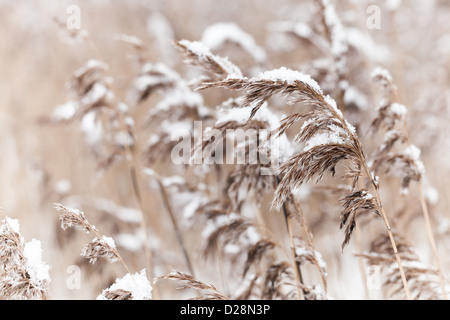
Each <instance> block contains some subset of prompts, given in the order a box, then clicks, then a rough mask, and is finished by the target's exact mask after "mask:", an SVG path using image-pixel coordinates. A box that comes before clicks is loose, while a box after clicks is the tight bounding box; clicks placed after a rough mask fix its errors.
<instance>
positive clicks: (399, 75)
mask: <svg viewBox="0 0 450 320" xmlns="http://www.w3.org/2000/svg"><path fill="white" fill-rule="evenodd" d="M337 2H338V3H337V4H336V10H337V13H338V15H339V17H340V19H341V20H342V24H343V25H344V26H345V27H347V28H348V29H349V30H350V31H351V32H350V31H349V32H348V33H347V36H348V41H349V42H351V43H352V44H353V48H354V50H355V51H356V52H357V54H356V55H355V56H354V57H355V58H354V60H351V61H350V63H351V64H352V66H353V69H352V70H351V76H352V78H351V81H352V82H353V83H355V84H356V85H357V86H358V89H359V93H360V96H359V100H357V101H359V102H360V104H359V106H358V108H357V111H356V112H355V113H354V114H349V116H348V118H349V121H350V122H352V123H355V122H356V123H357V124H358V125H360V128H361V131H360V132H359V135H360V137H361V140H362V144H363V146H365V145H367V146H368V150H371V149H370V148H372V147H371V146H370V143H372V142H371V139H373V138H371V137H370V136H368V135H366V134H365V132H366V131H365V130H366V129H367V126H368V125H369V124H370V122H371V120H372V119H373V117H374V116H375V113H376V108H377V106H378V105H377V98H376V97H375V94H374V92H373V90H372V89H371V87H370V73H371V71H372V69H373V68H375V67H376V66H382V67H383V68H386V69H388V70H390V72H391V74H392V76H393V78H394V81H395V83H396V85H397V87H398V89H399V96H400V98H401V103H403V104H404V105H405V106H406V107H407V109H408V129H409V133H410V140H411V141H412V142H413V143H414V144H415V145H417V146H418V147H419V148H420V149H421V150H422V160H423V162H424V164H425V167H426V168H427V172H426V177H425V180H424V185H425V193H426V197H427V200H428V203H429V206H430V211H431V214H432V216H433V223H434V226H435V227H436V237H437V239H438V248H439V252H440V253H441V257H442V261H441V262H442V264H443V266H444V268H443V269H444V270H445V271H449V267H450V261H449V260H448V255H447V254H445V253H446V252H447V251H448V249H449V248H450V242H449V241H448V239H449V238H448V237H449V232H450V230H449V226H450V224H449V223H448V221H449V220H448V218H449V210H448V207H449V200H450V199H449V197H450V183H449V180H448V178H449V177H450V142H449V139H448V136H449V134H450V129H449V128H450V126H449V119H450V106H449V102H450V87H449V84H450V82H449V81H450V79H449V74H450V73H449V70H450V58H449V57H450V3H449V2H448V1H445V0H430V1H422V0H408V1H401V0H395V1H394V0H386V1H381V0H378V1H356V0H345V1H337ZM71 5H75V6H78V7H79V8H80V18H81V20H80V22H81V29H82V30H84V31H83V32H81V31H80V32H71V31H70V30H69V29H68V28H67V26H66V21H67V19H68V18H69V16H70V13H68V12H67V11H66V10H67V9H68V8H69V7H70V6H71ZM370 5H377V6H378V7H379V8H380V14H381V15H380V20H379V22H380V25H379V28H372V29H371V28H368V25H367V21H368V19H369V18H370V16H371V14H372V12H368V11H367V9H368V7H369V6H370ZM316 10H317V7H316V5H315V3H314V1H309V0H258V1H257V0H227V1H223V0H190V1H183V0H150V1H144V0H133V1H108V0H96V1H75V0H72V1H66V0H63V1H50V0H36V1H24V0H15V1H8V0H0V152H1V155H0V181H1V183H0V207H2V208H3V211H4V213H5V214H6V215H8V216H11V217H13V218H17V219H19V221H20V223H21V231H22V235H23V236H24V237H25V239H27V240H31V239H32V238H37V239H39V240H41V242H42V245H43V258H44V260H45V261H46V262H48V263H49V264H50V265H51V267H52V270H51V277H52V282H51V285H50V294H49V295H50V298H51V299H92V298H95V297H96V296H97V295H98V294H99V293H100V292H101V290H102V289H103V288H106V287H107V286H109V285H110V284H111V283H112V282H113V281H114V279H115V278H116V277H120V276H122V274H123V270H122V269H121V266H120V265H119V266H116V265H111V264H109V263H108V262H104V263H102V262H100V261H99V262H98V264H96V265H89V264H88V263H87V261H84V262H83V260H82V258H81V257H80V250H81V248H82V246H83V243H87V241H89V240H90V238H89V236H86V235H83V234H81V233H80V232H70V231H65V232H64V231H62V230H60V228H59V222H58V216H57V213H56V211H55V210H54V208H53V203H55V202H59V201H62V200H63V199H65V198H67V197H78V198H79V199H105V201H106V200H107V201H111V203H114V204H116V205H118V206H122V207H124V208H134V209H136V208H137V204H136V201H135V199H134V198H133V196H132V186H131V184H130V180H129V177H128V175H127V172H126V170H123V169H124V167H123V165H119V166H117V167H113V168H112V169H110V170H108V171H107V172H106V173H105V174H104V175H102V176H101V177H98V175H97V162H96V159H95V157H94V156H93V155H92V150H90V149H89V147H88V146H87V145H86V143H85V141H84V138H83V135H82V133H81V132H80V131H79V130H78V128H77V124H76V123H75V124H74V123H69V124H63V125H61V124H58V125H54V124H51V123H48V122H46V121H45V119H47V118H48V117H49V116H50V115H51V114H52V112H53V110H54V109H55V107H57V106H58V105H60V104H63V103H64V102H66V101H67V100H68V98H67V97H68V89H67V87H66V83H67V81H68V80H70V77H71V75H72V74H73V73H74V71H75V70H77V69H78V68H80V67H81V66H83V65H84V64H85V63H86V61H88V60H89V59H98V60H101V61H104V62H105V63H107V64H108V65H109V67H110V69H109V70H108V75H109V76H111V77H112V78H113V79H114V82H113V85H112V87H113V89H114V92H115V94H116V95H117V96H118V97H119V98H120V99H121V100H122V101H124V102H125V103H128V99H129V88H130V86H131V85H132V82H133V79H134V78H135V77H136V75H137V74H138V72H139V68H140V67H139V60H138V56H139V55H138V54H137V51H136V50H135V49H134V48H133V47H132V46H130V45H129V44H127V43H124V42H123V41H118V40H117V35H118V34H126V35H132V36H135V37H137V38H139V39H141V40H142V42H143V44H144V46H145V49H144V51H142V52H141V51H140V53H141V54H143V56H145V59H146V61H150V62H154V63H157V62H162V63H164V64H166V65H167V66H169V67H171V68H173V69H175V70H177V71H178V72H179V73H180V74H181V75H182V76H186V78H187V79H189V78H190V77H191V75H192V74H195V70H194V69H193V68H190V67H186V66H185V65H184V64H183V57H182V55H181V54H180V53H179V52H178V51H177V50H176V48H174V46H173V45H172V43H171V40H182V39H187V40H192V41H194V40H201V39H202V36H203V34H204V32H205V30H207V28H208V27H209V26H211V25H214V24H216V23H222V22H227V23H228V22H233V23H235V24H237V25H238V26H239V27H240V28H241V29H242V30H243V31H245V32H246V33H248V34H249V35H251V36H252V37H253V38H254V40H255V43H256V44H257V45H258V46H259V47H261V48H263V49H264V51H265V53H266V54H267V58H266V59H265V61H263V62H260V61H255V60H254V57H253V56H252V55H251V54H250V53H249V52H243V51H242V50H241V51H239V50H236V49H235V48H233V47H231V48H228V49H227V48H224V49H223V50H221V51H218V52H217V53H218V54H220V55H223V56H228V57H229V59H230V60H231V61H233V62H234V63H235V64H237V65H239V66H240V67H241V68H242V69H243V70H245V72H246V74H249V75H252V74H255V73H257V72H259V71H261V70H270V69H274V68H279V67H282V66H284V67H289V68H292V69H294V70H309V69H308V68H312V67H313V66H312V64H311V61H314V60H316V59H317V60H318V59H319V58H321V57H322V56H323V53H322V52H321V51H320V50H318V49H317V48H316V47H315V46H313V45H311V43H312V42H314V41H316V40H315V39H314V38H309V39H308V37H307V36H306V37H303V38H302V37H298V36H295V35H292V34H289V32H285V30H287V29H286V28H287V27H290V26H294V25H295V24H298V25H299V26H303V28H304V27H305V26H308V25H311V24H312V23H313V22H314V20H315V19H318V18H317V15H316V14H315V13H316ZM288 29H289V28H288ZM291 29H292V28H291ZM291 29H289V30H291ZM292 30H293V29H292ZM300 30H301V28H300ZM303 30H304V29H303ZM299 32H300V31H299ZM305 32H306V31H305ZM300 34H301V32H300ZM322 40H323V39H322ZM317 41H321V39H320V37H319V36H318V37H317ZM350 63H349V64H350ZM212 94H214V92H212V93H211V92H207V93H205V103H206V104H207V105H209V106H210V107H211V108H212V109H214V107H215V105H217V104H218V103H220V99H216V100H218V101H215V100H214V96H211V95H212ZM361 96H362V97H361ZM355 99H356V98H355ZM155 101H156V100H151V101H149V102H148V103H146V104H145V105H144V106H142V108H141V109H131V111H130V114H131V116H132V117H133V118H134V120H135V122H136V124H137V126H136V127H137V128H139V124H140V123H142V120H143V115H145V112H147V111H148V109H150V108H151V107H152V105H154V103H155ZM216 103H217V104H216ZM141 136H142V138H143V140H146V139H147V137H146V136H144V134H142V135H141ZM138 137H139V133H138ZM382 181H383V180H382ZM382 184H383V182H382ZM385 184H386V185H388V187H387V188H386V189H385V191H383V189H382V192H383V193H385V197H386V199H387V200H386V203H385V206H386V207H387V206H389V208H390V209H391V215H392V216H394V217H395V218H393V219H394V221H396V222H397V223H398V225H400V226H401V228H403V230H405V232H406V233H407V234H408V237H409V238H408V240H410V241H411V242H412V243H413V245H414V247H415V248H416V249H417V250H418V252H420V256H421V258H422V261H423V262H425V263H429V264H430V265H432V264H433V258H432V255H431V251H430V249H429V244H428V242H427V240H426V239H427V238H426V234H425V232H424V230H423V227H422V226H423V220H422V218H421V215H420V205H419V203H418V202H417V199H416V198H415V197H414V195H413V192H411V194H410V195H409V196H405V195H400V194H399V193H398V192H397V190H398V188H399V185H398V182H395V181H390V180H389V179H386V180H385ZM142 189H143V197H144V205H145V207H146V208H147V209H148V211H149V212H150V217H151V218H150V220H149V221H157V220H158V221H159V222H158V224H157V225H159V226H166V225H167V227H160V228H157V229H155V230H152V232H153V234H154V241H153V242H152V246H153V248H154V251H155V259H156V261H157V268H156V272H155V273H157V275H161V274H164V273H166V272H170V271H171V270H172V269H177V268H181V269H182V268H183V260H180V258H179V256H180V252H179V249H177V244H176V239H175V236H174V235H173V233H172V229H171V227H170V224H168V218H167V217H166V216H165V215H164V213H163V211H164V206H163V204H162V202H161V197H160V195H159V194H158V192H156V191H155V190H154V188H153V189H152V187H151V185H150V184H149V181H148V180H146V179H145V178H143V179H142ZM392 190H395V191H392ZM175 199H176V197H175ZM174 201H175V200H174ZM80 203H82V201H81V202H80ZM111 203H109V204H110V206H111ZM105 206H106V205H105ZM106 207H107V206H106ZM307 207H308V208H315V207H316V206H314V205H308V206H307ZM79 209H82V210H83V211H85V212H86V215H87V217H88V219H89V220H90V221H91V222H92V223H93V224H95V225H96V226H97V227H98V228H99V229H101V230H102V231H103V232H104V233H105V234H107V235H111V236H113V235H114V233H116V232H117V231H118V230H121V231H123V230H127V228H128V229H132V228H133V224H132V223H128V224H127V223H125V226H123V222H120V221H119V220H118V219H117V217H115V218H114V217H112V216H111V215H108V214H105V213H104V212H103V213H102V212H100V211H101V210H95V209H94V208H92V206H85V207H80V208H79ZM105 211H106V210H105ZM267 214H268V218H267V219H269V220H270V219H274V220H276V219H277V218H276V217H275V218H274V215H275V216H276V215H277V213H267ZM330 215H333V214H332V213H330ZM335 216H336V217H335V218H338V215H337V214H335ZM307 218H308V220H309V222H310V224H311V225H313V226H314V227H312V228H313V234H314V237H315V242H316V245H317V249H318V251H320V252H322V254H323V256H324V259H325V260H326V262H327V264H328V268H329V270H328V271H329V274H328V277H329V291H330V292H329V293H330V295H331V296H334V297H336V298H342V299H359V298H361V297H362V296H363V293H362V292H363V290H364V289H363V285H362V284H361V280H360V279H359V278H358V277H355V276H354V274H355V272H356V273H359V272H360V269H359V266H358V262H357V261H356V258H355V257H354V255H353V254H354V252H355V251H357V250H356V248H355V247H354V246H353V245H350V247H349V248H347V249H346V250H345V252H344V253H341V250H340V244H341V241H342V233H340V231H339V228H338V223H336V222H335V220H333V221H332V222H329V223H328V222H321V221H320V220H319V219H318V215H316V214H315V213H314V210H312V209H311V211H310V212H308V214H307ZM397 220H398V221H397ZM278 224H279V225H280V226H283V225H282V221H281V222H278ZM325 225H326V226H325ZM134 227H135V226H134ZM314 228H315V229H314ZM330 230H331V231H330ZM193 248H194V249H193V253H192V255H193V261H195V265H196V266H197V268H198V269H199V270H204V271H203V273H202V272H199V274H200V275H201V276H199V274H197V276H199V278H202V279H203V280H205V281H207V282H208V281H209V280H210V281H211V282H214V281H217V279H215V278H214V275H215V271H214V270H216V268H217V265H216V264H215V263H214V262H212V260H204V259H203V256H202V253H201V252H200V251H201V250H200V245H197V244H196V243H195V242H194V243H193ZM119 250H123V252H124V258H125V259H126V260H127V259H128V260H129V261H132V263H131V265H133V268H134V270H136V271H139V270H140V269H141V268H143V267H145V263H143V258H142V256H143V253H142V252H141V253H139V252H133V250H124V249H123V248H122V249H121V248H120V247H119ZM128 252H129V253H128ZM70 265H78V266H80V267H81V276H82V280H81V287H80V288H79V289H71V288H69V287H70V286H68V285H67V279H68V277H69V276H70V273H68V269H67V267H68V266H70ZM447 273H448V272H447ZM217 286H218V287H220V284H217ZM163 292H165V293H163V294H162V297H163V298H169V299H170V298H173V297H180V296H181V297H184V296H183V295H182V294H181V293H179V292H177V293H175V291H173V288H172V287H171V289H167V291H163ZM374 297H379V295H378V293H375V294H374Z"/></svg>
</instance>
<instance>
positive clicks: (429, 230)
mask: <svg viewBox="0 0 450 320" xmlns="http://www.w3.org/2000/svg"><path fill="white" fill-rule="evenodd" d="M417 188H418V190H419V199H420V204H421V206H422V212H423V216H424V218H425V224H426V227H427V233H428V238H429V240H430V244H431V248H432V250H433V255H434V257H435V260H436V264H437V268H438V273H439V280H440V283H441V288H442V294H443V297H444V300H448V298H447V290H446V289H445V278H444V275H443V273H442V268H441V262H440V260H439V255H438V251H437V248H436V242H435V241H434V236H433V229H432V227H431V221H430V214H429V212H428V206H427V203H426V201H425V197H424V195H423V188H422V183H420V181H419V182H417Z"/></svg>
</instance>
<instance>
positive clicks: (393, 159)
mask: <svg viewBox="0 0 450 320" xmlns="http://www.w3.org/2000/svg"><path fill="white" fill-rule="evenodd" d="M372 78H373V80H374V82H375V83H376V84H377V86H378V87H379V89H380V90H381V96H382V100H381V102H380V107H379V108H378V115H377V117H376V118H375V119H374V120H373V122H372V125H371V129H372V131H373V132H377V131H378V132H379V131H382V130H383V129H384V142H383V144H382V145H380V146H379V148H378V150H377V151H376V153H375V155H374V160H373V164H372V168H373V170H374V171H375V172H377V171H379V170H381V168H384V169H385V171H386V172H388V173H391V174H395V175H396V176H398V177H399V178H400V179H401V182H402V190H401V192H402V193H409V185H410V183H411V182H412V181H414V182H416V184H417V190H418V196H419V200H420V204H421V208H422V214H423V217H424V220H425V224H426V229H427V236H428V240H429V242H430V245H431V249H432V251H433V256H434V259H435V263H436V266H437V269H438V273H439V278H440V283H441V289H442V294H443V297H444V299H445V300H447V290H446V285H445V283H446V281H445V277H444V274H443V272H442V267H441V262H440V259H439V254H438V251H437V246H436V241H435V239H434V232H433V227H432V225H431V219H430V213H429V210H428V205H427V203H426V200H425V197H424V192H423V186H422V180H423V176H424V175H425V171H426V170H425V165H424V164H423V162H422V160H421V159H420V154H421V150H420V149H419V148H417V147H416V146H414V145H413V144H412V143H411V141H410V138H409V130H408V124H407V119H406V118H407V109H406V107H405V106H404V105H402V104H400V103H399V102H398V101H399V100H400V98H399V95H398V91H397V87H396V85H395V83H394V80H393V78H392V75H391V74H390V73H389V71H388V70H386V69H383V68H381V67H378V68H376V69H375V70H374V71H373V73H372ZM396 146H399V151H395V147H396Z"/></svg>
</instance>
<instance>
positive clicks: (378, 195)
mask: <svg viewBox="0 0 450 320" xmlns="http://www.w3.org/2000/svg"><path fill="white" fill-rule="evenodd" d="M361 163H362V165H363V169H364V171H365V174H366V176H367V178H368V179H369V181H371V183H372V189H373V190H374V191H375V197H376V198H377V201H378V204H379V207H380V213H381V217H382V218H383V220H384V223H385V225H386V229H387V232H388V234H389V239H390V240H391V245H392V249H393V250H394V255H395V259H396V260H397V264H398V269H399V271H400V275H401V277H402V282H403V287H404V289H405V293H406V298H407V299H408V300H411V293H410V291H409V287H408V281H407V280H406V275H405V271H404V269H403V264H402V260H401V258H400V254H399V252H398V249H397V244H396V242H395V239H394V234H393V233H392V228H391V225H390V223H389V220H388V217H387V214H386V212H385V210H384V207H383V203H382V202H381V197H380V193H379V192H378V187H377V185H376V183H375V181H374V180H373V179H372V176H371V174H370V173H369V168H368V167H367V164H366V162H365V161H364V160H362V161H361Z"/></svg>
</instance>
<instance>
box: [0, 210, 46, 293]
mask: <svg viewBox="0 0 450 320" xmlns="http://www.w3.org/2000/svg"><path fill="white" fill-rule="evenodd" d="M0 216H1V218H2V221H1V225H0V264H1V266H2V269H3V270H2V271H3V272H2V273H1V274H0V298H1V299H4V300H47V299H48V287H49V284H50V274H49V271H50V266H49V265H47V264H46V263H45V262H43V261H42V249H41V242H40V241H39V240H36V239H33V240H31V241H29V242H25V240H24V238H23V237H22V236H21V234H20V227H19V221H18V220H16V219H11V218H9V217H7V216H6V215H5V214H4V213H3V211H2V209H1V208H0Z"/></svg>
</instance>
